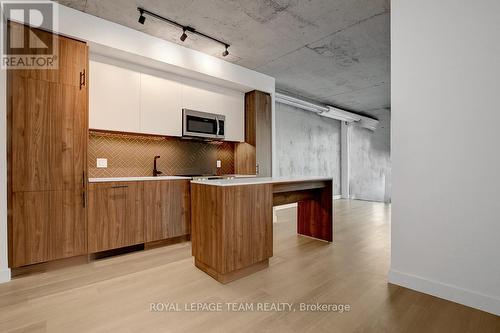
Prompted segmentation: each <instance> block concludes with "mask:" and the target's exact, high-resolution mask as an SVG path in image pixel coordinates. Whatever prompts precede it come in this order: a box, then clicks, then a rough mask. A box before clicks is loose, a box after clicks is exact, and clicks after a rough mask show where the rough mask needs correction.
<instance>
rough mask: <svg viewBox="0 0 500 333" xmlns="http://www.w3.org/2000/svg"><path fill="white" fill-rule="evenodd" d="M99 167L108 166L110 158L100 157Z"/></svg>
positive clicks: (98, 160)
mask: <svg viewBox="0 0 500 333" xmlns="http://www.w3.org/2000/svg"><path fill="white" fill-rule="evenodd" d="M96 164H97V165H96V166H97V167H98V168H107V167H108V159H107V158H98V159H97V163H96Z"/></svg>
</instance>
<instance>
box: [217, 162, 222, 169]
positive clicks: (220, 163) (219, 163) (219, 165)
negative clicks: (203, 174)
mask: <svg viewBox="0 0 500 333" xmlns="http://www.w3.org/2000/svg"><path fill="white" fill-rule="evenodd" d="M217 167H218V168H220V167H222V162H221V161H220V160H217Z"/></svg>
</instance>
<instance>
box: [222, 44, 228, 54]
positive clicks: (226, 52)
mask: <svg viewBox="0 0 500 333" xmlns="http://www.w3.org/2000/svg"><path fill="white" fill-rule="evenodd" d="M225 46H226V50H225V51H224V52H222V56H223V57H227V56H228V55H229V51H228V50H227V49H228V47H229V45H227V44H226V45H225Z"/></svg>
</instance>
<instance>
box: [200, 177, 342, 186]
mask: <svg viewBox="0 0 500 333" xmlns="http://www.w3.org/2000/svg"><path fill="white" fill-rule="evenodd" d="M328 180H330V181H331V180H333V179H332V178H331V177H255V178H235V179H210V180H193V181H191V183H192V184H202V185H213V186H242V185H257V184H280V183H292V182H310V181H328Z"/></svg>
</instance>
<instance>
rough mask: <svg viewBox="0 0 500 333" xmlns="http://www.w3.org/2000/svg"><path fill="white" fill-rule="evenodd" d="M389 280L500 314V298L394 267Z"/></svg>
mask: <svg viewBox="0 0 500 333" xmlns="http://www.w3.org/2000/svg"><path fill="white" fill-rule="evenodd" d="M389 282H390V283H392V284H397V285H399V286H402V287H405V288H409V289H413V290H416V291H420V292H423V293H425V294H429V295H432V296H436V297H439V298H443V299H446V300H449V301H452V302H455V303H459V304H463V305H466V306H470V307H472V308H476V309H479V310H482V311H486V312H489V313H493V314H495V315H497V316H500V299H498V298H495V297H491V296H488V295H484V294H481V293H478V292H475V291H471V290H467V289H463V288H460V287H457V286H453V285H449V284H446V283H442V282H438V281H433V280H429V279H426V278H423V277H420V276H416V275H412V274H407V273H403V272H399V271H397V270H393V269H391V270H390V271H389Z"/></svg>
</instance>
